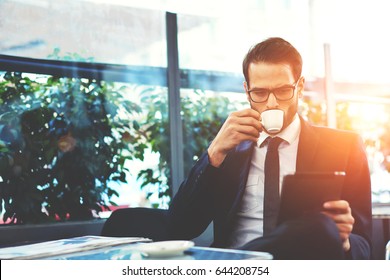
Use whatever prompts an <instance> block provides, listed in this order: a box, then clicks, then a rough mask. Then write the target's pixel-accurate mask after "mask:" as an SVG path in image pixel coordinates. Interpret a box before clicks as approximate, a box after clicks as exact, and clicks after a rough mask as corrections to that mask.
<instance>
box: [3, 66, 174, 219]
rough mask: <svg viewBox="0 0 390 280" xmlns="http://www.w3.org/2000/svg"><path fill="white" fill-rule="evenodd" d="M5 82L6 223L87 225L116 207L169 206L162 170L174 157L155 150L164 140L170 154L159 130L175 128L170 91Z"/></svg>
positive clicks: (23, 77) (16, 78)
mask: <svg viewBox="0 0 390 280" xmlns="http://www.w3.org/2000/svg"><path fill="white" fill-rule="evenodd" d="M0 74H1V76H0V77H1V78H0V105H1V106H0V189H1V192H0V200H2V202H3V207H4V208H3V210H2V211H1V212H2V215H3V218H4V219H5V221H6V222H18V223H36V222H43V221H48V220H67V219H71V220H78V219H87V218H91V217H93V216H94V215H96V214H97V213H96V212H98V211H100V210H102V209H103V210H104V209H106V206H109V205H111V204H113V205H118V206H120V207H123V206H148V207H150V206H153V205H157V206H160V207H166V206H167V204H168V203H169V197H168V196H167V194H168V190H167V181H168V179H167V177H166V176H165V173H163V172H162V171H161V169H160V168H159V166H160V162H161V161H163V160H164V161H166V157H165V158H163V159H161V157H163V156H166V155H164V154H162V153H161V151H159V150H156V149H155V146H153V144H152V143H154V142H156V141H162V140H161V139H164V141H165V146H167V147H169V142H168V139H169V137H168V135H167V131H166V130H165V131H162V130H161V129H159V128H160V127H161V124H162V123H163V124H167V123H168V122H167V114H166V112H167V103H166V101H165V100H166V98H167V97H166V96H167V88H164V87H151V86H147V85H140V84H124V83H110V82H105V81H95V80H87V79H75V78H58V77H52V76H47V75H36V74H25V73H14V72H1V73H0ZM140 189H142V191H140ZM150 194H153V195H152V197H150V198H149V199H147V197H148V196H149V195H150ZM159 194H160V195H159ZM117 195H119V196H117ZM111 209H113V208H112V207H111ZM91 210H94V211H92V212H91Z"/></svg>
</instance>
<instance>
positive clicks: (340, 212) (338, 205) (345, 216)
mask: <svg viewBox="0 0 390 280" xmlns="http://www.w3.org/2000/svg"><path fill="white" fill-rule="evenodd" d="M323 207H324V209H325V210H324V211H323V212H322V213H323V214H325V215H326V216H328V217H330V218H331V219H332V220H333V221H334V222H335V223H336V226H337V228H338V230H339V234H340V239H341V241H342V242H343V249H344V251H348V250H349V249H350V247H351V244H350V243H349V235H350V234H351V232H352V229H353V224H354V223H355V219H354V218H353V217H352V211H351V207H349V203H348V202H347V201H345V200H337V201H328V202H325V203H324V205H323Z"/></svg>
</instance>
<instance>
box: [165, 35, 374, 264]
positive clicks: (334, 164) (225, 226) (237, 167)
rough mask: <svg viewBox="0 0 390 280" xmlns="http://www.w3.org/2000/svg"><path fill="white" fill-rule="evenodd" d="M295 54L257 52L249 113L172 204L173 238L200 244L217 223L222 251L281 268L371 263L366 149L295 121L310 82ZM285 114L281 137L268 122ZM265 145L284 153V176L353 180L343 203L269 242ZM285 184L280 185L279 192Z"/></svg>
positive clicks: (279, 44) (279, 48) (233, 119)
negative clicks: (258, 257)
mask: <svg viewBox="0 0 390 280" xmlns="http://www.w3.org/2000/svg"><path fill="white" fill-rule="evenodd" d="M301 70H302V59H301V56H300V54H299V53H298V51H297V50H296V49H295V48H294V47H293V46H292V45H291V44H290V43H288V42H287V41H285V40H283V39H281V38H270V39H267V40H265V41H263V42H261V43H259V44H257V45H256V46H254V47H253V48H251V49H250V51H249V52H248V54H247V55H246V57H245V59H244V61H243V72H244V76H245V82H244V88H245V91H246V95H247V99H248V101H249V104H250V108H248V109H244V110H241V111H238V112H234V113H232V114H231V115H230V116H229V117H228V118H227V120H226V122H225V123H224V124H223V126H222V127H221V129H220V131H219V132H218V134H217V135H216V137H215V139H214V140H213V141H212V143H211V144H210V146H209V147H208V149H207V152H205V153H204V154H203V156H202V157H201V158H200V159H199V161H198V162H197V163H196V165H195V166H194V167H193V168H192V170H191V172H190V174H189V176H188V178H187V179H186V180H185V181H184V182H183V184H182V186H181V187H180V189H179V191H178V193H177V195H176V196H175V197H174V199H173V200H172V203H171V206H170V209H169V216H170V219H171V222H172V227H171V229H172V234H173V236H175V237H176V238H188V239H191V238H194V237H196V236H197V235H199V234H201V233H202V232H203V231H204V230H205V229H206V227H207V226H208V225H209V224H210V222H212V221H213V222H214V243H213V246H216V247H227V248H240V249H248V250H259V251H268V252H270V253H271V254H273V256H274V258H275V259H294V258H295V259H345V258H347V259H369V258H370V251H371V249H370V248H371V233H370V231H371V189H370V176H369V169H368V164H367V159H366V156H365V152H364V147H363V145H362V142H361V140H360V138H359V136H357V135H356V134H354V133H351V132H345V131H339V130H334V129H330V128H324V127H315V126H312V125H310V124H309V123H307V122H306V121H305V120H303V119H302V118H301V117H300V116H299V115H298V113H297V111H298V100H299V98H301V97H302V94H303V89H304V82H305V79H304V77H302V76H301ZM271 109H279V110H282V111H283V112H284V120H283V127H282V129H281V131H280V132H277V133H271V132H269V131H266V129H265V128H264V127H263V126H262V124H261V113H262V112H264V111H267V110H271ZM268 136H271V137H275V136H278V137H279V138H281V139H283V142H282V143H281V144H280V145H279V148H278V151H279V158H280V177H281V178H283V175H286V174H291V173H294V172H334V171H342V172H345V173H346V176H345V180H344V183H343V190H342V199H341V200H336V201H327V202H325V203H324V205H323V209H322V210H321V211H318V213H312V214H310V215H305V216H303V217H300V218H297V219H296V220H292V221H288V222H285V223H282V224H280V225H278V226H277V227H276V228H274V229H273V231H271V233H267V234H266V235H265V234H264V233H263V222H264V217H263V214H264V213H263V210H264V206H263V198H264V179H265V178H264V177H265V174H264V164H265V163H264V162H265V157H266V152H267V141H268V140H266V139H267V138H268ZM280 185H281V183H280Z"/></svg>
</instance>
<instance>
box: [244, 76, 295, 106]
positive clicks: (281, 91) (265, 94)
mask: <svg viewBox="0 0 390 280" xmlns="http://www.w3.org/2000/svg"><path fill="white" fill-rule="evenodd" d="M299 80H300V79H298V81H299ZM298 81H296V82H295V83H294V84H292V85H284V86H282V87H278V88H274V89H268V88H256V89H252V90H248V94H249V97H250V99H251V100H252V101H253V102H255V103H263V102H266V101H267V100H268V98H269V95H270V94H271V92H272V93H273V94H274V95H275V98H276V99H277V100H279V101H287V100H290V99H291V98H293V96H294V92H295V88H296V86H297V84H298Z"/></svg>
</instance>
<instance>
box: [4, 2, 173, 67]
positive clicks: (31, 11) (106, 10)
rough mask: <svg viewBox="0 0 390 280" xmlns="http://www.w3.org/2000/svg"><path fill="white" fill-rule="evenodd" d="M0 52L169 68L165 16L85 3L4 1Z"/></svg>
mask: <svg viewBox="0 0 390 280" xmlns="http://www.w3.org/2000/svg"><path fill="white" fill-rule="evenodd" d="M0 19H1V20H0V27H1V30H2V32H1V34H0V42H1V43H0V53H1V54H6V55H14V56H23V57H32V58H48V57H50V58H54V59H67V60H87V61H94V62H104V63H118V64H128V65H147V66H164V67H165V66H166V61H167V59H166V43H165V42H166V40H165V12H164V11H155V10H150V9H148V10H146V9H137V8H132V7H129V6H125V5H121V4H118V5H110V4H109V3H106V4H102V3H95V2H93V1H80V0H66V1H65V0H56V1H51V0H30V1H0Z"/></svg>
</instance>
